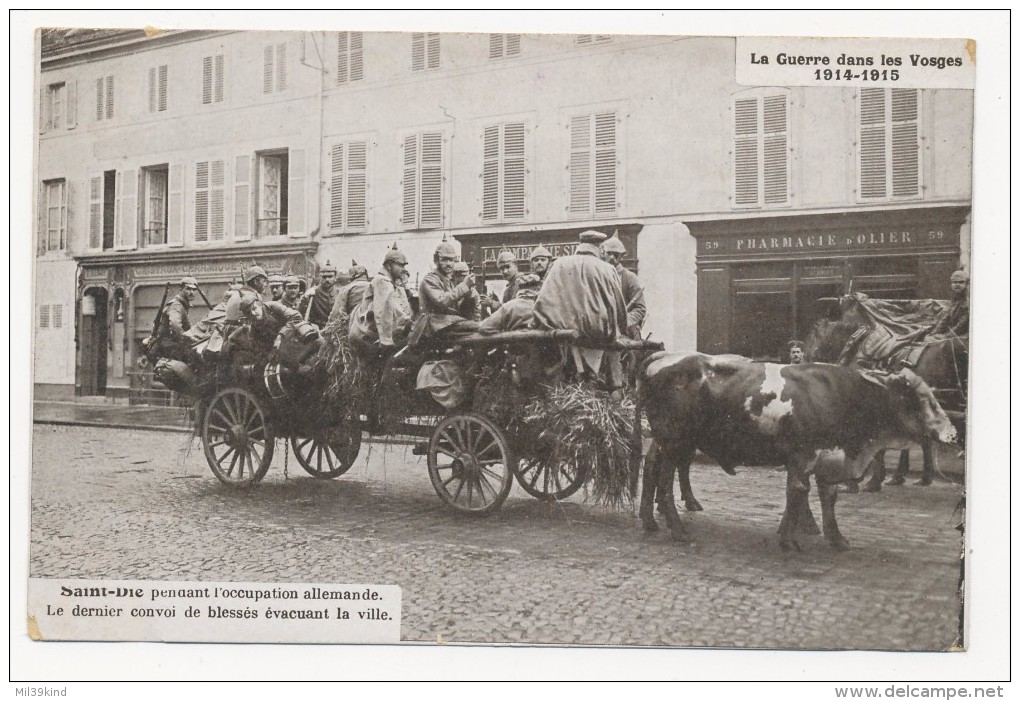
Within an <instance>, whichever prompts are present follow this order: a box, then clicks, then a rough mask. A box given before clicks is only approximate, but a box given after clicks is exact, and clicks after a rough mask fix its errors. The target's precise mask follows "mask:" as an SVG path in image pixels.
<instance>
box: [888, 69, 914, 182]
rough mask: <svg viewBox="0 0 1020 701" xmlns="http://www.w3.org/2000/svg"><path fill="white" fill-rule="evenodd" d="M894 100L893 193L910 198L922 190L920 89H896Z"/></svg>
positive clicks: (893, 92)
mask: <svg viewBox="0 0 1020 701" xmlns="http://www.w3.org/2000/svg"><path fill="white" fill-rule="evenodd" d="M890 92H891V101H892V108H891V110H890V111H891V114H892V194H893V197H910V196H913V195H917V194H918V193H919V191H920V187H919V185H920V177H919V176H920V145H919V143H918V136H919V134H918V119H917V117H918V109H917V101H918V91H917V90H904V89H899V88H893V89H892V90H891V91H890Z"/></svg>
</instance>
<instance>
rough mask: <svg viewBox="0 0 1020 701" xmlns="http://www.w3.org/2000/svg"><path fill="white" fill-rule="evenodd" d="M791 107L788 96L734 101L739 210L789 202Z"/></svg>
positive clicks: (735, 184)
mask: <svg viewBox="0 0 1020 701" xmlns="http://www.w3.org/2000/svg"><path fill="white" fill-rule="evenodd" d="M788 108H789V101H788V99H787V96H786V95H785V94H780V95H763V96H742V97H739V98H737V99H736V100H734V103H733V115H734V124H733V202H734V204H735V205H737V206H738V207H762V206H768V205H785V204H788V203H789V199H790V194H789V181H790V175H789V173H790V149H789V122H790V120H789V110H788Z"/></svg>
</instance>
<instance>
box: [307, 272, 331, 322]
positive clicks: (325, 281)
mask: <svg viewBox="0 0 1020 701" xmlns="http://www.w3.org/2000/svg"><path fill="white" fill-rule="evenodd" d="M336 282H337V269H336V267H335V266H334V265H333V264H332V263H330V262H329V261H326V264H325V265H324V266H322V268H321V269H320V270H319V284H318V285H316V286H315V287H313V288H312V289H310V290H308V292H306V293H305V299H306V300H307V302H305V304H306V306H305V308H304V316H305V319H307V320H308V321H310V322H312V323H313V324H315V325H316V326H319V327H322V326H325V325H326V322H327V321H329V313H330V311H332V309H333V303H334V302H335V301H336V295H337V292H339V288H338V287H337V286H336Z"/></svg>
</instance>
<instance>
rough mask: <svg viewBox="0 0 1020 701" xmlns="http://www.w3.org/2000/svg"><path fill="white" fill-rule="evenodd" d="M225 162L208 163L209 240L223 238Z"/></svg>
mask: <svg viewBox="0 0 1020 701" xmlns="http://www.w3.org/2000/svg"><path fill="white" fill-rule="evenodd" d="M225 166H226V164H225V162H224V161H222V160H220V161H212V162H210V163H209V240H210V241H222V240H223V239H224V238H225V230H224V217H225V215H226V212H225V209H226V207H225V205H226V203H225V201H224V198H225V196H226V192H225V190H226V173H225V172H224V170H225Z"/></svg>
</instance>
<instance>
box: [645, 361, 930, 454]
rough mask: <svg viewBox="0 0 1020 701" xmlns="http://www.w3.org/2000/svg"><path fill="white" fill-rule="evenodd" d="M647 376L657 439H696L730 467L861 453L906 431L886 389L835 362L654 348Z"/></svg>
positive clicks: (675, 444) (674, 444)
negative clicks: (820, 453) (824, 453)
mask: <svg viewBox="0 0 1020 701" xmlns="http://www.w3.org/2000/svg"><path fill="white" fill-rule="evenodd" d="M642 380H643V382H642V384H643V385H644V386H645V388H646V390H645V392H646V393H645V399H644V404H645V409H646V411H647V414H648V418H649V422H650V423H651V425H652V427H653V429H654V433H655V436H656V440H660V438H661V440H662V442H663V443H664V444H665V446H667V447H670V448H673V449H674V450H679V451H684V452H688V453H689V452H693V449H695V448H696V449H699V450H701V451H702V452H703V453H705V454H706V455H708V456H709V457H711V458H713V459H715V460H717V461H718V462H719V464H720V465H722V466H723V467H724V468H725V469H731V468H733V467H735V466H737V465H749V466H750V465H785V464H787V463H788V461H789V459H790V457H791V456H793V455H806V454H808V453H814V452H815V451H817V450H825V449H843V450H844V451H845V452H846V453H847V454H848V455H855V454H857V453H859V452H860V451H861V450H862V449H864V447H865V446H866V445H867V444H873V443H874V442H875V441H881V442H897V439H898V438H899V437H900V436H901V435H902V434H903V432H904V427H903V421H902V412H900V411H897V406H896V400H895V398H894V397H893V395H892V393H891V392H890V390H889V389H888V388H886V387H882V386H880V385H878V384H875V383H874V382H872V381H869V380H868V379H865V378H864V377H863V376H861V375H860V374H859V373H858V372H856V371H855V370H853V369H851V368H847V367H842V366H837V365H828V364H822V363H809V364H806V365H779V364H775V363H755V362H750V361H748V360H746V359H744V358H739V357H735V356H707V355H702V354H688V355H682V354H656V356H653V357H652V358H650V359H649V362H648V364H647V365H646V367H645V372H644V377H643V378H642ZM918 438H920V436H918Z"/></svg>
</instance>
